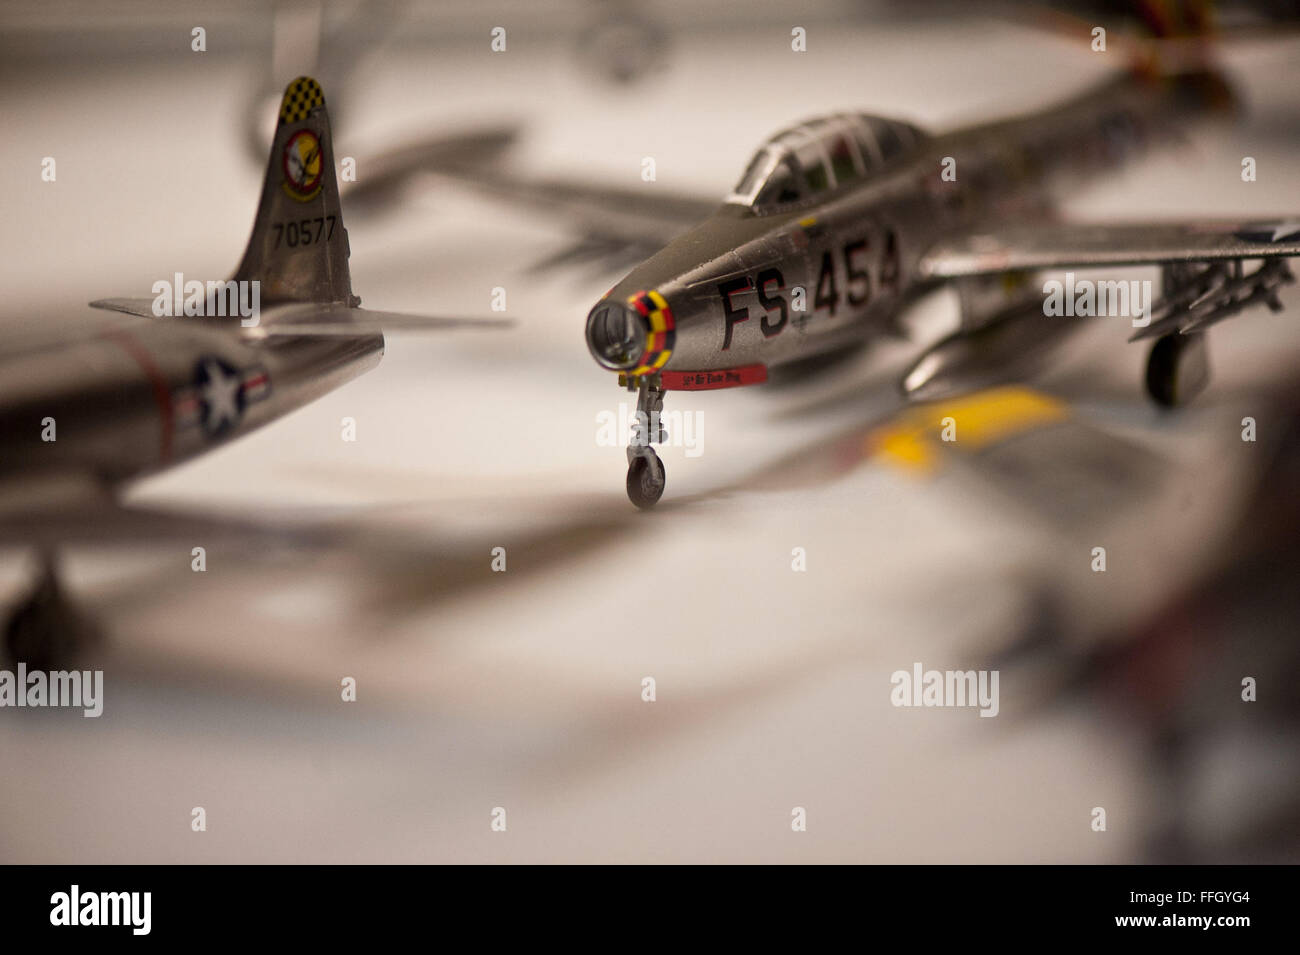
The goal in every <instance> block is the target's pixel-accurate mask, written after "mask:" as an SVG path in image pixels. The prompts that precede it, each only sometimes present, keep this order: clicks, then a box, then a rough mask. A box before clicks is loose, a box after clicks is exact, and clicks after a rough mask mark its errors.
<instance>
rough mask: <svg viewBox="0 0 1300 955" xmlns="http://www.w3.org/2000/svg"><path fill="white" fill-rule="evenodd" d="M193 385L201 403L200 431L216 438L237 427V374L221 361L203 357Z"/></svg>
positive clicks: (238, 407)
mask: <svg viewBox="0 0 1300 955" xmlns="http://www.w3.org/2000/svg"><path fill="white" fill-rule="evenodd" d="M196 377H197V381H196V382H195V384H196V386H197V389H198V392H199V398H200V401H201V402H202V404H203V430H204V431H206V432H207V433H208V434H211V435H216V434H220V433H221V432H223V431H225V430H227V429H228V428H231V427H234V426H235V425H237V424H239V416H240V414H241V413H242V409H241V408H240V387H241V382H240V379H239V375H238V374H237V373H235V371H234V370H233V369H231V368H230V367H229V366H228V365H226V364H225V363H224V362H222V361H219V360H217V359H215V358H205V359H204V360H203V361H201V362H200V363H199V368H198V374H197V376H196Z"/></svg>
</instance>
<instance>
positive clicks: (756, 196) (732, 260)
mask: <svg viewBox="0 0 1300 955" xmlns="http://www.w3.org/2000/svg"><path fill="white" fill-rule="evenodd" d="M1232 104H1233V97H1232V94H1231V92H1230V90H1229V88H1228V86H1227V84H1226V83H1225V82H1224V80H1223V79H1222V78H1221V77H1220V76H1219V75H1218V74H1217V73H1215V72H1213V71H1210V70H1206V69H1197V70H1191V71H1187V72H1179V73H1159V72H1157V71H1154V70H1152V69H1150V68H1144V69H1134V70H1133V71H1131V72H1129V73H1126V74H1124V75H1121V76H1120V77H1119V78H1116V79H1112V80H1110V81H1108V82H1105V83H1104V84H1103V85H1101V86H1099V87H1098V88H1096V89H1094V90H1092V91H1091V92H1088V93H1086V94H1084V95H1081V96H1079V97H1077V98H1075V99H1072V100H1070V101H1069V102H1066V103H1063V104H1060V105H1058V106H1056V107H1053V108H1050V109H1046V110H1043V111H1041V112H1036V113H1032V114H1029V115H1025V116H1021V117H1018V118H1014V119H1010V120H1005V121H1000V122H995V123H990V124H987V125H980V126H975V127H972V128H967V129H959V130H957V131H954V132H950V133H945V134H942V135H929V134H927V133H925V132H924V131H922V130H921V129H918V128H917V127H916V126H913V125H911V124H909V123H905V122H900V121H896V120H891V119H884V118H881V117H878V116H871V115H862V114H856V113H853V114H850V113H841V114H837V115H832V116H824V117H821V118H817V119H813V120H810V121H808V122H806V123H803V124H800V125H798V126H795V127H793V128H791V129H788V130H786V131H784V132H781V133H779V134H777V135H776V136H774V137H772V138H771V139H770V140H769V141H768V142H766V143H764V144H763V145H762V147H761V148H760V149H759V150H758V152H757V153H756V154H755V156H754V157H753V159H752V161H751V162H750V163H749V166H748V168H747V169H746V170H745V172H744V174H743V175H742V176H741V178H740V181H739V183H738V184H737V185H736V187H735V189H734V190H733V191H732V193H731V194H730V195H729V196H727V198H726V200H725V201H724V202H723V204H722V206H721V207H720V208H718V207H715V209H714V211H713V212H712V214H711V215H709V216H708V217H707V218H706V219H704V221H703V222H699V223H698V224H697V225H695V226H694V227H693V228H690V229H689V230H688V231H686V232H685V233H683V234H680V235H678V236H677V237H676V238H674V239H673V240H672V241H670V242H669V243H668V245H667V246H666V247H664V248H663V249H662V250H661V251H659V252H658V253H657V254H655V255H653V256H651V257H650V258H649V259H647V260H646V261H644V262H643V263H642V264H641V265H639V266H637V267H636V268H634V269H633V270H632V272H631V273H630V274H628V275H627V277H626V278H624V279H623V280H622V281H620V282H619V283H618V284H617V285H615V286H614V287H613V288H612V289H611V290H610V291H609V292H608V293H607V294H606V295H605V296H604V297H603V298H602V299H601V300H600V302H598V303H597V304H596V306H595V307H594V308H593V309H592V310H591V312H590V314H589V315H588V317H587V323H586V338H587V345H588V348H589V349H590V351H591V354H592V357H593V358H595V360H596V362H597V363H598V364H599V365H600V366H601V367H602V368H604V369H607V370H609V371H613V372H616V373H617V374H618V376H619V383H620V385H622V386H625V387H626V388H628V389H629V390H634V391H636V392H637V394H638V419H637V420H638V425H637V426H636V427H635V428H634V430H633V440H632V444H631V446H629V447H628V449H627V457H628V474H627V492H628V496H629V497H630V498H631V500H632V502H633V503H634V504H636V505H637V506H638V507H641V508H646V507H650V506H652V505H654V504H655V503H656V502H657V501H658V500H659V498H660V496H661V495H662V494H663V490H664V483H665V476H664V468H663V463H662V462H661V461H660V460H659V458H658V456H657V455H656V454H655V452H654V450H653V448H652V447H651V445H652V444H653V443H656V442H660V441H662V440H664V437H665V435H664V434H663V432H662V431H661V429H660V427H659V412H660V410H661V409H662V406H663V399H664V394H665V393H666V392H668V391H671V390H674V389H679V390H706V389H716V388H730V387H737V386H744V385H753V384H758V383H761V382H763V381H766V380H767V378H768V372H769V370H770V369H773V368H775V367H777V366H782V365H786V366H789V365H792V364H793V363H796V362H803V361H804V360H807V359H810V358H813V357H814V356H823V355H827V354H834V353H836V352H841V351H845V350H848V349H852V348H855V347H860V346H861V345H862V343H864V342H866V341H869V340H870V339H871V338H872V337H874V336H878V335H882V334H888V333H892V332H896V331H897V325H896V320H897V318H898V316H899V313H900V311H901V310H902V309H903V307H904V306H905V305H906V304H907V303H908V302H909V301H911V300H912V299H913V298H914V297H915V296H916V295H917V294H919V293H921V292H924V291H926V290H927V289H931V288H934V287H936V286H937V285H939V284H940V283H944V282H955V283H958V287H959V292H960V293H961V294H960V300H961V302H962V315H961V325H960V330H959V331H958V332H957V333H956V334H955V335H953V336H952V337H950V338H948V339H945V340H944V341H942V342H940V343H938V344H937V345H935V346H934V347H932V348H930V349H929V350H928V351H927V352H926V353H925V354H924V355H922V356H921V357H920V359H919V360H918V361H917V362H916V363H915V365H913V366H912V368H911V369H910V370H909V371H908V372H907V373H906V374H905V375H904V377H903V379H902V388H903V391H904V392H905V394H907V395H908V396H910V397H913V398H918V399H924V398H932V397H939V396H941V395H944V394H950V393H953V392H954V391H960V390H963V389H966V388H971V387H980V386H983V385H986V384H989V383H991V382H992V381H995V380H997V379H998V377H999V374H1001V375H1002V376H1003V377H1006V376H1008V374H1009V373H1010V374H1014V372H1012V371H1011V369H1012V368H1013V367H1014V366H1015V362H1016V361H1017V359H1019V358H1021V357H1022V355H1023V353H1025V352H1026V351H1027V350H1029V349H1030V348H1037V347H1039V346H1040V345H1042V343H1043V342H1044V341H1045V340H1048V339H1053V338H1058V337H1061V334H1062V332H1063V331H1065V330H1066V329H1068V328H1071V327H1078V323H1077V322H1073V321H1071V320H1070V319H1066V318H1059V317H1047V316H1046V315H1045V311H1044V307H1043V306H1044V299H1043V295H1042V293H1041V292H1040V291H1039V289H1040V288H1041V286H1038V287H1035V283H1033V282H1030V281H1028V279H1029V277H1030V276H1031V274H1033V273H1036V272H1039V271H1041V270H1049V269H1072V268H1095V267H1100V266H1136V265H1158V266H1160V267H1161V275H1162V283H1161V285H1162V290H1161V296H1162V297H1161V298H1160V299H1159V300H1158V301H1156V302H1155V303H1154V305H1153V306H1152V307H1151V308H1150V311H1149V314H1146V315H1144V316H1143V317H1144V318H1145V320H1146V322H1147V323H1146V324H1144V325H1141V327H1138V328H1137V332H1136V334H1134V336H1133V339H1135V340H1136V339H1155V343H1154V347H1153V348H1152V350H1151V353H1150V358H1149V360H1148V363H1147V375H1146V385H1147V390H1148V391H1149V393H1150V395H1151V397H1152V398H1153V399H1154V400H1155V401H1157V402H1158V403H1160V404H1162V405H1174V404H1178V403H1182V402H1185V401H1187V400H1188V399H1189V398H1191V397H1192V396H1193V395H1194V394H1196V393H1197V391H1198V390H1199V389H1201V388H1202V387H1204V385H1205V383H1206V379H1207V364H1206V360H1205V330H1206V328H1208V327H1209V326H1210V325H1212V324H1214V323H1215V322H1218V321H1220V320H1222V319H1224V318H1228V317H1230V316H1232V315H1235V314H1237V313H1239V312H1241V311H1243V310H1245V309H1248V308H1251V307H1253V306H1255V305H1257V304H1264V305H1267V306H1268V307H1269V308H1271V309H1273V310H1275V311H1276V310H1278V309H1280V308H1281V304H1280V302H1279V300H1278V298H1277V291H1278V288H1279V286H1280V285H1282V284H1284V283H1287V282H1290V281H1291V280H1292V277H1291V273H1290V272H1289V271H1288V267H1287V263H1286V261H1285V257H1288V256H1295V255H1300V217H1292V218H1287V219H1286V220H1284V221H1282V222H1269V223H1250V222H1244V221H1237V222H1188V223H1163V224H1158V225H1157V224H1114V225H1092V224H1089V225H1071V224H1068V223H1065V222H1062V221H1059V220H1058V219H1057V218H1056V217H1055V215H1054V211H1053V201H1052V196H1053V193H1054V189H1055V187H1059V186H1060V185H1061V184H1062V183H1075V184H1077V183H1078V182H1079V180H1080V179H1081V178H1082V177H1084V176H1086V175H1088V174H1094V173H1098V172H1102V171H1106V170H1110V169H1113V168H1115V167H1116V166H1118V165H1119V164H1121V163H1123V162H1124V161H1126V160H1128V159H1129V158H1130V157H1132V156H1134V155H1136V154H1138V153H1140V152H1141V151H1142V150H1143V148H1144V147H1146V146H1148V145H1151V144H1153V143H1156V142H1159V141H1161V140H1164V139H1167V138H1171V137H1172V136H1173V135H1174V134H1175V133H1176V132H1177V130H1178V129H1179V128H1180V127H1183V126H1184V125H1186V124H1187V123H1188V122H1190V121H1192V120H1195V119H1197V118H1201V117H1207V116H1211V115H1213V114H1215V113H1221V112H1225V111H1227V109H1228V108H1229V107H1231V106H1232ZM945 170H947V171H949V172H950V175H944V172H945ZM1252 261H1253V262H1254V263H1255V265H1254V267H1253V268H1252V269H1251V270H1249V271H1247V269H1246V267H1245V265H1244V263H1247V262H1252ZM1135 324H1138V323H1136V322H1135Z"/></svg>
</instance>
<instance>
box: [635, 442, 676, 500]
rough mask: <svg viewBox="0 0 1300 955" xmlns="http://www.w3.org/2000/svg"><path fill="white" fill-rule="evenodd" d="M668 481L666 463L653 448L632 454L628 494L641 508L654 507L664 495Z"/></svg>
mask: <svg viewBox="0 0 1300 955" xmlns="http://www.w3.org/2000/svg"><path fill="white" fill-rule="evenodd" d="M667 483H668V478H667V475H665V474H664V463H663V462H662V461H660V460H659V455H657V454H655V453H654V451H653V449H651V448H645V449H643V450H642V451H640V452H639V453H637V454H636V455H634V456H632V458H631V460H630V461H629V462H628V465H627V496H628V500H630V501H631V502H632V503H633V504H635V505H636V506H637V507H639V508H641V510H643V511H644V510H647V509H649V508H652V507H654V506H655V504H657V503H658V502H659V498H661V497H663V496H664V487H665V486H666V485H667Z"/></svg>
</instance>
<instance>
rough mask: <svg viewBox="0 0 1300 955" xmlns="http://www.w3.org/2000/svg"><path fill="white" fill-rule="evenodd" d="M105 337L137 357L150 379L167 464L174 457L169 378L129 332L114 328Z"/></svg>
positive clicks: (161, 446)
mask: <svg viewBox="0 0 1300 955" xmlns="http://www.w3.org/2000/svg"><path fill="white" fill-rule="evenodd" d="M104 337H105V338H111V339H112V340H113V341H115V342H117V343H118V344H119V345H121V346H122V350H123V351H125V352H126V353H127V354H128V355H130V356H131V357H132V358H134V359H135V362H136V364H137V365H139V366H140V368H141V370H142V371H143V372H144V373H145V375H146V376H147V377H148V379H149V384H150V385H151V386H152V387H153V398H154V402H155V403H156V404H157V405H158V418H159V420H160V421H161V422H162V440H161V442H160V447H159V456H160V457H161V459H162V462H163V463H164V464H166V463H167V462H168V461H170V460H171V457H172V396H171V390H170V389H169V388H168V387H167V379H166V378H164V377H163V373H162V371H161V370H160V369H159V368H158V365H157V364H155V363H154V360H153V356H152V355H151V354H149V351H148V349H146V348H145V347H144V346H143V345H141V344H140V343H139V342H138V341H136V340H135V338H134V337H132V336H131V335H130V334H129V333H127V332H126V331H124V330H123V329H120V328H112V329H109V330H108V331H106V332H104Z"/></svg>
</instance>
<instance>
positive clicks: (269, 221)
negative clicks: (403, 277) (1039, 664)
mask: <svg viewBox="0 0 1300 955" xmlns="http://www.w3.org/2000/svg"><path fill="white" fill-rule="evenodd" d="M348 255H349V249H348V233H347V230H346V229H345V228H344V227H343V213H342V209H341V207H340V205H339V187H338V180H337V178H336V176H335V173H334V144H333V140H332V138H331V136H330V120H329V112H328V111H327V110H326V108H325V95H324V93H322V92H321V88H320V84H319V83H317V82H316V81H315V80H314V79H312V78H311V77H309V76H300V77H298V78H297V79H296V80H294V81H293V82H292V83H290V84H289V85H288V87H286V88H285V91H284V99H283V100H282V101H281V103H280V119H279V123H278V124H277V125H276V128H275V138H274V139H273V140H272V142H271V157H270V160H269V161H268V163H267V167H266V181H265V182H264V183H263V184H262V201H261V202H260V203H259V204H258V207H257V218H256V219H255V220H254V222H253V235H252V237H251V238H250V239H249V240H248V248H247V249H246V250H245V252H244V258H243V261H241V262H240V263H239V268H238V269H237V270H236V271H235V275H234V278H235V280H237V281H257V282H259V283H260V284H261V300H262V302H263V303H264V304H276V303H282V302H318V303H323V302H337V303H340V304H343V305H347V306H355V305H358V304H359V303H360V301H361V300H360V299H359V298H357V297H355V296H354V295H353V294H352V277H351V275H350V273H349V271H348Z"/></svg>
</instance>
